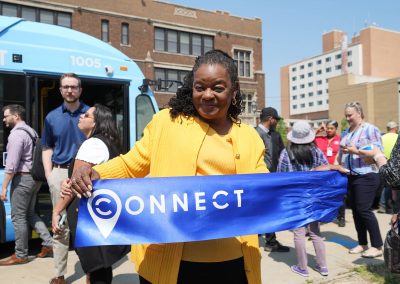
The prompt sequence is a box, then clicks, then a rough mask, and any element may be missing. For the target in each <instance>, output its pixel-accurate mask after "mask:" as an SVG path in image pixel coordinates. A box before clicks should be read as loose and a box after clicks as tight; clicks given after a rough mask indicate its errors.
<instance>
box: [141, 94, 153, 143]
mask: <svg viewBox="0 0 400 284" xmlns="http://www.w3.org/2000/svg"><path fill="white" fill-rule="evenodd" d="M154 113H155V110H154V107H153V104H152V103H151V99H150V97H149V96H147V95H139V96H138V97H137V98H136V140H139V139H140V138H142V136H143V130H144V128H145V127H146V125H147V124H148V123H149V122H150V120H151V118H152V117H153V115H154Z"/></svg>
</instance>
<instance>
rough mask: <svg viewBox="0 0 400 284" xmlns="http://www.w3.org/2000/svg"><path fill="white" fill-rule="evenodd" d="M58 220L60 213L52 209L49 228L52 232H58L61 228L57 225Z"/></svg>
mask: <svg viewBox="0 0 400 284" xmlns="http://www.w3.org/2000/svg"><path fill="white" fill-rule="evenodd" d="M59 221H60V214H59V213H58V212H55V211H53V215H52V217H51V229H52V231H53V233H54V234H57V235H58V234H60V233H61V232H62V229H61V228H60V227H59V226H58V222H59Z"/></svg>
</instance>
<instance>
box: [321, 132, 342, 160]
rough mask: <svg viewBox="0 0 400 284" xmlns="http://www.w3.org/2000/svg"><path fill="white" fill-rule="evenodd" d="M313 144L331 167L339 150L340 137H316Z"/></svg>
mask: <svg viewBox="0 0 400 284" xmlns="http://www.w3.org/2000/svg"><path fill="white" fill-rule="evenodd" d="M315 144H316V145H317V147H318V148H319V149H321V151H322V152H323V153H324V155H325V157H326V158H327V159H328V162H329V164H331V165H333V164H334V163H335V159H336V155H337V154H338V152H339V149H340V136H339V135H336V136H335V137H333V138H331V139H328V137H326V136H317V137H315Z"/></svg>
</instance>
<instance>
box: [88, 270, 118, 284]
mask: <svg viewBox="0 0 400 284" xmlns="http://www.w3.org/2000/svg"><path fill="white" fill-rule="evenodd" d="M89 274H90V284H111V282H112V279H113V272H112V267H102V268H99V269H97V270H94V271H92V272H90V273H89Z"/></svg>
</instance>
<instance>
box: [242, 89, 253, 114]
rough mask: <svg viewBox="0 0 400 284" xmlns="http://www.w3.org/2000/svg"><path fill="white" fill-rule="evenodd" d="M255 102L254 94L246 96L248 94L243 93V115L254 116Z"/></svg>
mask: <svg viewBox="0 0 400 284" xmlns="http://www.w3.org/2000/svg"><path fill="white" fill-rule="evenodd" d="M253 100H254V94H246V93H244V94H243V93H242V104H243V106H244V110H243V112H242V113H245V114H248V115H249V114H253V110H252V108H251V105H252V103H253Z"/></svg>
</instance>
